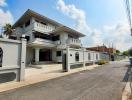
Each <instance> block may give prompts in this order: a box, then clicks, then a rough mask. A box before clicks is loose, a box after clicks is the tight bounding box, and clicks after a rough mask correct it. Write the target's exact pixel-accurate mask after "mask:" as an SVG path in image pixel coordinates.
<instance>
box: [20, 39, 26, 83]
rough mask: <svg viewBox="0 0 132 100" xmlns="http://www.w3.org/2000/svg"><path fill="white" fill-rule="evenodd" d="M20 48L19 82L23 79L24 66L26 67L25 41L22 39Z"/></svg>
mask: <svg viewBox="0 0 132 100" xmlns="http://www.w3.org/2000/svg"><path fill="white" fill-rule="evenodd" d="M21 41H22V44H21V45H22V47H21V66H20V81H23V80H24V79H25V65H26V39H24V38H22V39H21Z"/></svg>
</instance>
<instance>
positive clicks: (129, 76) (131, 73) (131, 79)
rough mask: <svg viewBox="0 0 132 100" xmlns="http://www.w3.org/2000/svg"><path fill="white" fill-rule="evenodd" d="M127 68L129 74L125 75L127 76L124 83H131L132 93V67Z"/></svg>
mask: <svg viewBox="0 0 132 100" xmlns="http://www.w3.org/2000/svg"><path fill="white" fill-rule="evenodd" d="M126 67H127V72H126V73H125V76H124V78H123V80H122V81H123V82H130V88H131V91H132V66H130V65H126Z"/></svg>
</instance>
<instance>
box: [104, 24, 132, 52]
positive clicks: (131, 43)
mask: <svg viewBox="0 0 132 100" xmlns="http://www.w3.org/2000/svg"><path fill="white" fill-rule="evenodd" d="M102 32H104V33H105V37H104V40H103V41H104V42H105V43H106V42H107V43H113V44H114V46H115V47H116V48H117V49H120V50H122V51H123V50H126V49H129V48H130V47H132V37H131V36H130V28H129V26H128V24H127V23H119V24H117V25H114V26H105V27H104V29H103V31H102Z"/></svg>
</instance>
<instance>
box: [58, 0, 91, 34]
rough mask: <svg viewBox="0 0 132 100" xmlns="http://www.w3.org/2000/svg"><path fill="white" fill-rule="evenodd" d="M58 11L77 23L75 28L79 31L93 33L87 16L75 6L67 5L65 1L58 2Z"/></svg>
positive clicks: (59, 0)
mask: <svg viewBox="0 0 132 100" xmlns="http://www.w3.org/2000/svg"><path fill="white" fill-rule="evenodd" d="M57 9H58V10H60V11H61V12H62V13H63V14H65V15H67V16H69V17H70V18H71V19H73V20H74V21H75V23H76V26H75V28H76V29H77V30H78V31H84V30H85V33H87V32H90V31H91V29H90V28H89V26H88V25H87V23H86V15H85V12H84V11H83V10H81V9H78V8H76V7H75V5H73V4H71V5H66V4H65V2H64V1H63V0H58V2H57Z"/></svg>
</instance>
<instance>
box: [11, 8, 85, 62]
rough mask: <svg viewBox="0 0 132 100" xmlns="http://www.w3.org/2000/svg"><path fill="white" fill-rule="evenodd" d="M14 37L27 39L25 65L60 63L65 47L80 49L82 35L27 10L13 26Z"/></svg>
mask: <svg viewBox="0 0 132 100" xmlns="http://www.w3.org/2000/svg"><path fill="white" fill-rule="evenodd" d="M13 28H14V29H15V31H14V35H15V36H16V37H17V39H20V38H21V37H22V36H23V35H24V36H25V37H26V39H27V54H26V56H27V57H26V64H38V63H41V62H42V63H46V62H56V63H57V62H62V51H63V50H65V49H66V47H67V46H68V47H71V48H76V49H79V48H82V44H81V40H80V38H81V37H83V36H85V35H84V34H82V33H80V32H77V31H76V30H73V29H71V28H69V27H67V26H64V25H62V24H60V23H58V22H56V21H54V20H51V19H49V18H47V17H45V16H43V15H40V14H38V13H36V12H34V11H32V10H27V11H26V12H25V13H24V14H23V15H22V17H20V19H19V20H18V21H17V22H16V23H15V24H14V25H13Z"/></svg>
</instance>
